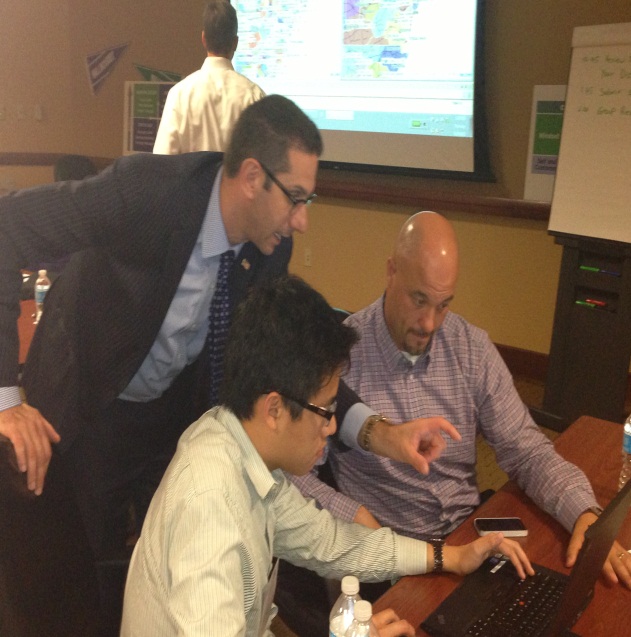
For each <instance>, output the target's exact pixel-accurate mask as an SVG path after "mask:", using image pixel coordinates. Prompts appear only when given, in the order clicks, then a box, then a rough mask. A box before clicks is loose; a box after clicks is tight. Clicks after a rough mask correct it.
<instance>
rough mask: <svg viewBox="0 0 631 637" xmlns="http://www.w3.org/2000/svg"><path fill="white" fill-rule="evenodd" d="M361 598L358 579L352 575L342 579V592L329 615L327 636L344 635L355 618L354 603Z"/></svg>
mask: <svg viewBox="0 0 631 637" xmlns="http://www.w3.org/2000/svg"><path fill="white" fill-rule="evenodd" d="M360 600H361V597H360V596H359V580H358V579H357V578H356V577H355V576H354V575H347V576H346V577H344V578H343V579H342V593H341V594H340V596H339V597H338V598H337V601H336V602H335V604H333V608H332V609H331V614H330V615H329V637H344V635H345V634H346V631H347V630H348V627H349V626H350V625H351V624H352V622H353V619H354V618H355V605H356V603H357V602H359V601H360Z"/></svg>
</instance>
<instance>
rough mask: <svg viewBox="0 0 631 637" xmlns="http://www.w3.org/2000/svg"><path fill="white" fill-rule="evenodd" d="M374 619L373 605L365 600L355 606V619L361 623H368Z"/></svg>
mask: <svg viewBox="0 0 631 637" xmlns="http://www.w3.org/2000/svg"><path fill="white" fill-rule="evenodd" d="M371 617H372V604H371V603H370V602H367V601H366V600H365V599H362V600H360V601H359V602H357V603H356V604H355V619H356V620H357V621H359V622H367V621H368V620H369V619H370V618H371Z"/></svg>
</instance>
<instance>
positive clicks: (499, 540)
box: [443, 533, 535, 579]
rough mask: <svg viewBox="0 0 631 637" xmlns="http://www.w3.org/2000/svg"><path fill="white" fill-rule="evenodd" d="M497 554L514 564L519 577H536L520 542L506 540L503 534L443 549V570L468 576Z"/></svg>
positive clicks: (486, 536)
mask: <svg viewBox="0 0 631 637" xmlns="http://www.w3.org/2000/svg"><path fill="white" fill-rule="evenodd" d="M495 553H502V554H503V555H505V556H506V557H507V558H508V559H509V560H510V561H511V562H512V564H513V566H514V567H515V569H516V570H517V574H518V575H519V577H521V578H522V579H524V578H525V577H526V575H534V574H535V572H534V570H533V568H532V565H531V564H530V560H529V559H528V557H527V555H526V553H524V549H523V548H522V547H521V545H520V544H519V543H518V542H515V541H514V540H508V539H506V538H505V537H504V536H503V535H502V534H501V533H490V534H489V535H484V536H482V537H480V538H478V539H477V540H475V541H473V542H471V543H470V544H463V545H461V546H445V547H443V568H444V570H445V571H448V572H450V573H456V574H458V575H466V574H467V573H471V572H472V571H475V570H476V568H478V567H479V566H480V564H482V562H484V560H486V559H487V558H489V557H491V556H492V555H494V554H495Z"/></svg>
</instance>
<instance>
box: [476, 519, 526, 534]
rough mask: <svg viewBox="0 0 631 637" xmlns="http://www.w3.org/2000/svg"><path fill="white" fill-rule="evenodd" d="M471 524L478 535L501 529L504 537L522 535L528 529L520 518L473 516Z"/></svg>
mask: <svg viewBox="0 0 631 637" xmlns="http://www.w3.org/2000/svg"><path fill="white" fill-rule="evenodd" d="M473 526H474V527H475V530H476V531H477V532H478V535H488V534H489V533H497V532H498V531H501V532H502V533H503V534H504V536H505V537H524V536H526V535H528V529H527V528H526V526H525V524H524V523H523V522H522V521H521V518H475V520H474V521H473Z"/></svg>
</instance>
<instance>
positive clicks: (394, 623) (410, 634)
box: [372, 608, 416, 637]
mask: <svg viewBox="0 0 631 637" xmlns="http://www.w3.org/2000/svg"><path fill="white" fill-rule="evenodd" d="M372 621H373V624H374V625H375V628H376V629H377V630H378V631H379V637H414V635H415V634H416V633H415V630H414V628H412V624H410V623H409V622H407V621H406V620H405V619H399V616H398V615H397V614H396V613H395V612H394V611H393V610H392V609H391V608H387V609H386V610H382V611H381V612H380V613H375V614H374V615H373V616H372Z"/></svg>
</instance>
